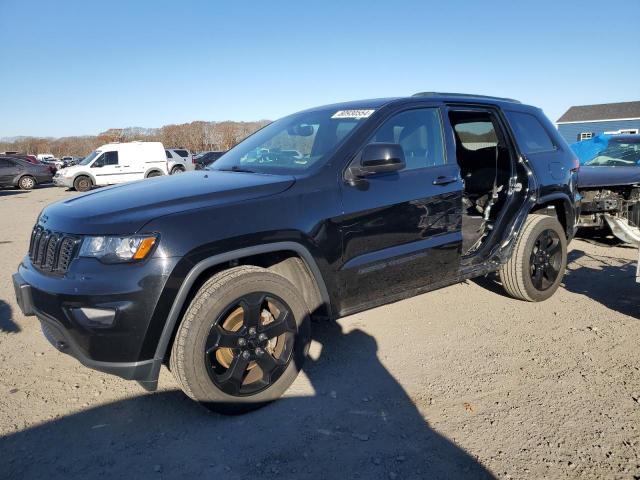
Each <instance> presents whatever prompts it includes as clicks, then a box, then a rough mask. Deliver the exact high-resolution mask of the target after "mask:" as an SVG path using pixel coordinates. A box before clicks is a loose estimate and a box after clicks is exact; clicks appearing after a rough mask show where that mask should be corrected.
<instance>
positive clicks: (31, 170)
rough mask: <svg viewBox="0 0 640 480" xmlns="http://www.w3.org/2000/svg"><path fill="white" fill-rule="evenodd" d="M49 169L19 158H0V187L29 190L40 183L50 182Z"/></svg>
mask: <svg viewBox="0 0 640 480" xmlns="http://www.w3.org/2000/svg"><path fill="white" fill-rule="evenodd" d="M51 176H52V175H51V171H50V170H49V167H47V166H46V165H42V164H35V163H32V162H29V161H27V160H25V159H23V158H20V157H19V156H0V187H18V188H20V189H22V190H31V189H32V188H34V187H35V186H36V185H38V184H41V183H48V182H51Z"/></svg>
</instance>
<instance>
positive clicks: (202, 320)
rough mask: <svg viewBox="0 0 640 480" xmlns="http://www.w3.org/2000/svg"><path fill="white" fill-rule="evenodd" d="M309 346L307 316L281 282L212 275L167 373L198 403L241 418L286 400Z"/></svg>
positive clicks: (254, 272)
mask: <svg viewBox="0 0 640 480" xmlns="http://www.w3.org/2000/svg"><path fill="white" fill-rule="evenodd" d="M309 343H310V320H309V311H308V308H307V306H306V304H305V302H304V300H303V298H302V296H301V295H300V293H299V292H298V290H297V289H296V288H295V287H294V286H293V285H292V284H291V283H290V282H289V281H288V280H287V279H286V278H284V277H282V276H281V275H278V274H276V273H273V272H270V271H268V270H266V269H263V268H258V267H253V266H241V267H235V268H231V269H229V270H225V271H223V272H220V273H218V274H216V275H214V276H213V277H211V278H210V279H209V280H208V281H207V282H205V283H204V284H203V285H202V287H201V288H200V290H199V291H198V292H197V293H196V295H195V297H194V298H193V300H192V301H191V304H190V305H189V307H188V309H187V311H186V312H185V314H184V317H183V319H182V323H181V324H180V327H179V329H178V332H177V333H176V338H175V340H174V342H173V346H172V348H171V357H170V365H169V366H170V369H171V372H172V373H173V375H174V377H175V378H176V381H177V382H178V384H179V385H180V387H181V388H182V390H183V391H184V392H185V393H186V394H187V395H188V396H189V397H191V398H192V399H193V400H196V401H198V402H200V403H201V404H203V405H204V406H205V407H207V408H209V409H211V410H215V411H218V412H221V413H226V414H239V413H244V412H248V411H250V410H254V409H257V408H260V407H262V406H264V405H266V404H268V403H269V402H272V401H274V400H276V399H278V398H280V396H282V394H283V393H284V392H285V391H286V390H287V388H289V386H290V385H291V384H292V383H293V381H294V380H295V379H296V377H297V376H298V373H299V372H300V370H301V369H302V365H303V363H304V360H305V357H306V356H307V352H308V349H309Z"/></svg>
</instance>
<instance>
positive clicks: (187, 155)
mask: <svg viewBox="0 0 640 480" xmlns="http://www.w3.org/2000/svg"><path fill="white" fill-rule="evenodd" d="M165 152H166V155H167V166H168V167H167V168H168V169H169V174H170V175H173V174H176V173H184V172H188V171H191V170H195V168H196V166H195V162H194V160H193V155H192V154H191V152H190V151H189V150H187V149H185V148H168V149H167V150H166V151H165Z"/></svg>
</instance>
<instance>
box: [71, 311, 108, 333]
mask: <svg viewBox="0 0 640 480" xmlns="http://www.w3.org/2000/svg"><path fill="white" fill-rule="evenodd" d="M71 313H72V314H73V318H75V319H76V320H77V321H78V322H79V323H81V324H82V325H85V326H87V327H98V328H105V327H110V326H112V325H113V322H114V320H115V319H116V311H115V310H113V309H111V308H89V307H81V308H72V309H71Z"/></svg>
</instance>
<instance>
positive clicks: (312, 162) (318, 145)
mask: <svg viewBox="0 0 640 480" xmlns="http://www.w3.org/2000/svg"><path fill="white" fill-rule="evenodd" d="M362 112H366V115H360V113H362ZM373 112H374V110H373V109H369V110H336V109H335V108H330V109H322V110H308V111H304V112H300V113H296V114H294V115H290V116H288V117H284V118H281V119H280V120H276V121H275V122H273V123H271V124H269V125H267V126H266V127H264V128H262V129H261V130H258V131H257V132H256V133H254V134H253V135H251V136H249V137H248V138H247V139H246V140H244V141H242V142H241V143H239V144H238V145H237V146H235V147H234V148H232V149H231V150H229V151H228V152H226V153H225V154H224V155H222V156H221V157H220V159H219V160H217V161H216V162H215V163H213V164H211V165H210V166H208V168H210V169H212V170H239V171H252V172H260V173H274V174H288V173H292V174H295V173H298V172H303V171H305V170H309V169H311V168H313V167H314V166H320V165H322V164H324V163H325V162H326V161H327V160H328V159H329V158H330V156H331V153H333V152H334V151H335V150H336V149H337V148H338V147H339V146H340V145H341V144H343V143H344V142H345V141H347V138H348V137H350V136H351V135H352V134H353V132H354V130H355V129H356V128H357V127H358V126H359V125H362V124H363V123H364V122H365V121H366V119H367V118H369V116H370V115H371V114H372V113H373Z"/></svg>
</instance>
